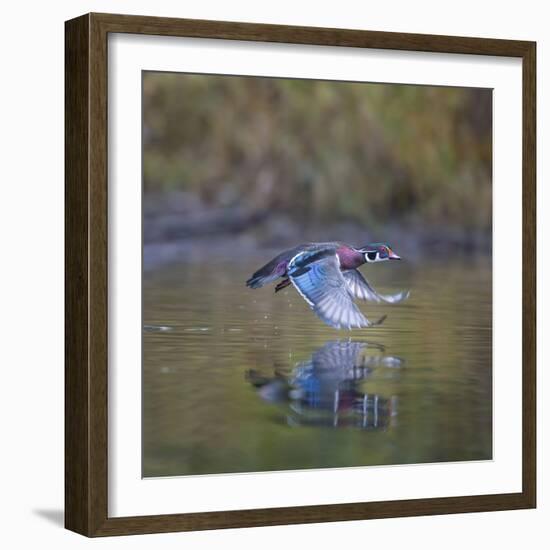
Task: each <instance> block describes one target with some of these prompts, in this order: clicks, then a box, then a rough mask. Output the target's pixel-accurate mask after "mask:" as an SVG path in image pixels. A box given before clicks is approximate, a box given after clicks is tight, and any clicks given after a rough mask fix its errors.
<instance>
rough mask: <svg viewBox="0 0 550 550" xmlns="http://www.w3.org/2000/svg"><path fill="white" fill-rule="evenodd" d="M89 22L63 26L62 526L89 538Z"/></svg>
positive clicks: (77, 20) (84, 20) (80, 20)
mask: <svg viewBox="0 0 550 550" xmlns="http://www.w3.org/2000/svg"><path fill="white" fill-rule="evenodd" d="M88 25H89V18H88V17H85V16H84V17H79V18H78V19H75V20H73V21H71V22H70V23H67V24H66V26H65V81H66V83H67V85H66V87H65V115H66V116H65V526H66V527H67V528H68V529H72V530H74V531H77V532H79V533H89V532H90V531H89V513H90V510H91V503H90V494H91V491H92V487H91V484H90V476H89V468H90V456H89V451H90V447H89V426H88V415H89V404H88V392H89V380H88V369H89V366H90V364H89V360H88V351H89V350H88V344H89V341H88V329H89V326H88V310H89V297H88V283H89V279H88V238H89V225H88V221H87V212H88V204H89V200H88V159H89V157H90V150H89V133H88V126H89V116H88V87H89V77H90V75H89V70H88V59H89V44H88V38H87V37H88V32H89V26H88Z"/></svg>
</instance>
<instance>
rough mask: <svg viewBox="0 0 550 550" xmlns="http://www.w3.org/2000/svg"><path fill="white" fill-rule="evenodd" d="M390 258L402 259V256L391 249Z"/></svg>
mask: <svg viewBox="0 0 550 550" xmlns="http://www.w3.org/2000/svg"><path fill="white" fill-rule="evenodd" d="M388 258H389V259H390V260H400V259H401V256H398V255H397V254H396V253H395V252H394V251H393V250H390V255H389V256H388Z"/></svg>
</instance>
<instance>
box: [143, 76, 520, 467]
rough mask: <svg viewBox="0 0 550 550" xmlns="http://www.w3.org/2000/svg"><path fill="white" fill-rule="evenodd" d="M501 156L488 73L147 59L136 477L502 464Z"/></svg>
mask: <svg viewBox="0 0 550 550" xmlns="http://www.w3.org/2000/svg"><path fill="white" fill-rule="evenodd" d="M492 161H493V90H492V89H490V88H473V87H447V86H426V85H409V84H386V83H378V82H372V83H370V82H347V81H336V80H331V81H329V80H311V79H291V78H275V77H258V76H243V75H214V74H191V73H175V72H160V71H143V72H142V324H143V334H142V457H141V461H142V476H143V477H144V478H156V477H165V476H191V475H205V474H229V473H249V472H276V471H288V470H307V469H326V468H349V467H370V466H392V465H395V466H397V465H403V464H407V465H414V464H425V463H440V462H461V461H487V460H492V458H493V368H492V343H493V331H492V326H493V314H492V306H493V304H492V296H493V286H492V228H493V219H492V191H493V186H492V178H493V174H492ZM517 252H518V253H520V252H521V251H517Z"/></svg>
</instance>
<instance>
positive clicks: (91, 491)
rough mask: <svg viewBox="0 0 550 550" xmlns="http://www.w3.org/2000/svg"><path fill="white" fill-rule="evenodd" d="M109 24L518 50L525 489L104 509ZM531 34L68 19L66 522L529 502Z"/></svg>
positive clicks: (209, 521)
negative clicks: (261, 505) (118, 514)
mask: <svg viewBox="0 0 550 550" xmlns="http://www.w3.org/2000/svg"><path fill="white" fill-rule="evenodd" d="M109 32H118V33H133V34H149V35H163V36H183V37H200V38H216V39H229V40H247V41H261V42H281V43H295V44H312V45H331V46H348V47H359V48H380V49H394V50H414V51H424V52H439V53H461V54H473V55H494V56H510V57H520V58H522V62H523V184H522V185H523V254H524V257H525V258H529V261H524V262H523V371H522V372H523V403H522V406H523V490H522V492H520V493H514V494H501V495H476V496H464V497H452V498H433V499H418V500H401V501H385V502H367V503H349V504H341V505H319V506H302V507H289V508H270V509H257V510H236V511H219V512H208V513H193V514H171V515H158V516H140V517H124V518H110V517H108V469H107V466H108V464H107V450H108V407H107V395H108V387H107V380H108V338H107V334H108V332H107V328H108V327H107V322H108V301H107V300H108V190H107V36H108V33H109ZM535 51H536V50H535V44H534V43H533V42H524V41H515V40H495V39H482V38H468V37H449V36H435V35H418V34H403V33H386V32H376V31H358V30H343V29H324V28H308V27H288V26H280V25H264V24H249V23H232V22H219V21H200V20H186V19H168V18H155V17H143V16H127V15H112V14H88V15H85V16H82V17H79V18H77V19H73V20H71V21H68V22H67V23H66V28H65V52H66V53H65V75H66V97H65V115H66V131H65V150H66V152H65V159H66V160H65V174H66V175H65V186H66V192H65V193H66V194H65V197H66V210H65V237H66V252H65V262H66V281H65V283H66V286H65V288H66V294H65V300H66V324H65V326H66V329H65V334H66V336H65V338H66V348H65V349H66V352H65V478H66V486H65V509H66V515H65V525H66V527H67V528H68V529H71V530H73V531H76V532H78V533H81V534H83V535H87V536H105V535H126V534H139V533H154V532H169V531H189V530H199V529H222V528H234V527H251V526H260V525H282V524H293V523H313V522H321V521H346V520H359V519H375V518H388V517H397V516H418V515H433V514H450V513H463V512H480V511H491V510H509V509H519V508H531V507H534V506H535V505H536V439H535V435H536V418H535V395H536V386H535V383H536V380H535V368H536V363H535V316H536V310H535V307H536V306H535V300H536V296H535V283H536V281H535V261H534V258H535V253H536V230H535V223H536V219H535V204H536V197H535V180H536V174H535V162H536V156H535V143H536V129H535V115H536V104H535V90H536V81H535V73H536V54H535Z"/></svg>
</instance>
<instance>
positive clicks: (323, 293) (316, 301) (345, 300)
mask: <svg viewBox="0 0 550 550" xmlns="http://www.w3.org/2000/svg"><path fill="white" fill-rule="evenodd" d="M288 276H289V277H290V280H291V282H292V284H293V285H294V287H295V288H296V290H297V291H298V292H299V293H300V295H301V296H302V297H303V298H304V300H305V301H306V302H307V303H308V304H309V306H310V307H311V309H312V310H313V311H314V312H315V313H316V314H317V316H318V317H319V318H320V319H321V320H322V321H324V322H325V323H327V325H330V326H332V327H334V328H361V327H369V326H373V325H376V324H380V323H381V322H382V321H383V320H384V318H382V319H380V320H379V321H377V322H371V321H369V320H368V319H367V318H366V317H365V316H364V315H363V314H362V313H361V312H360V311H359V308H358V307H357V306H356V305H355V304H354V303H353V300H352V296H351V294H350V291H349V288H348V285H347V283H346V281H345V280H344V277H343V275H342V272H341V271H340V262H339V260H338V257H337V256H336V254H335V251H334V250H333V249H332V250H330V249H328V250H320V251H315V252H311V251H307V252H301V253H299V254H297V255H296V256H294V258H292V260H291V261H290V262H289V265H288Z"/></svg>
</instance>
